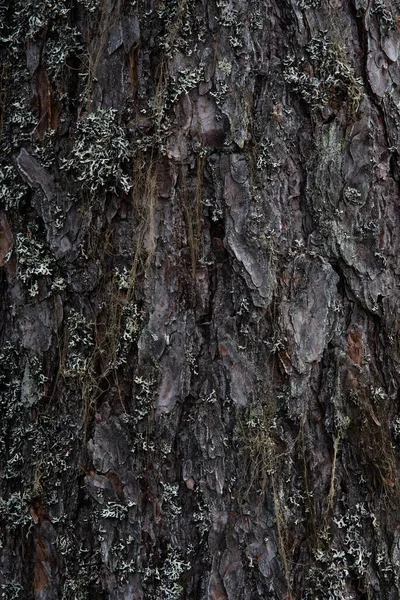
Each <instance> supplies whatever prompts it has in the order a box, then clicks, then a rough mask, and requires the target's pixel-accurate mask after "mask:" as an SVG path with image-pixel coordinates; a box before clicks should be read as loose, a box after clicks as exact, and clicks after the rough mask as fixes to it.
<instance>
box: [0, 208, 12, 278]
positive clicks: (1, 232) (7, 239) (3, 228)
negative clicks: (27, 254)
mask: <svg viewBox="0 0 400 600" xmlns="http://www.w3.org/2000/svg"><path fill="white" fill-rule="evenodd" d="M13 243H14V237H13V234H12V232H11V227H10V225H9V223H8V221H7V217H6V216H5V214H4V213H0V267H4V265H5V264H6V262H7V261H6V256H7V254H8V253H9V252H10V250H11V248H12V247H13Z"/></svg>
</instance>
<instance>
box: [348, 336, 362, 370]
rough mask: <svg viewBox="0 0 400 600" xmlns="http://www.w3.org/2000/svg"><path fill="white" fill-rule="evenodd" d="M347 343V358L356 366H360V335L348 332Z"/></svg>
mask: <svg viewBox="0 0 400 600" xmlns="http://www.w3.org/2000/svg"><path fill="white" fill-rule="evenodd" d="M347 343H348V345H349V346H348V349H347V355H348V357H349V358H350V360H351V361H352V362H353V363H355V364H356V365H361V361H362V351H363V344H362V335H361V333H359V332H358V331H350V333H349V335H348V336H347Z"/></svg>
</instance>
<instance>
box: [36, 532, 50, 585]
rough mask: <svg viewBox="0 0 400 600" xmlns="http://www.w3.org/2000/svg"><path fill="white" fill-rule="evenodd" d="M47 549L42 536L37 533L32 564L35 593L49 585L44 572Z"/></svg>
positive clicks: (47, 577)
mask: <svg viewBox="0 0 400 600" xmlns="http://www.w3.org/2000/svg"><path fill="white" fill-rule="evenodd" d="M46 563H47V551H46V543H45V542H44V540H43V538H42V537H41V536H40V535H38V537H37V538H36V557H35V566H34V583H33V585H34V590H35V594H37V593H38V592H41V591H43V590H45V589H46V588H47V586H48V585H49V576H48V575H47V573H46V567H45V565H46Z"/></svg>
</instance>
